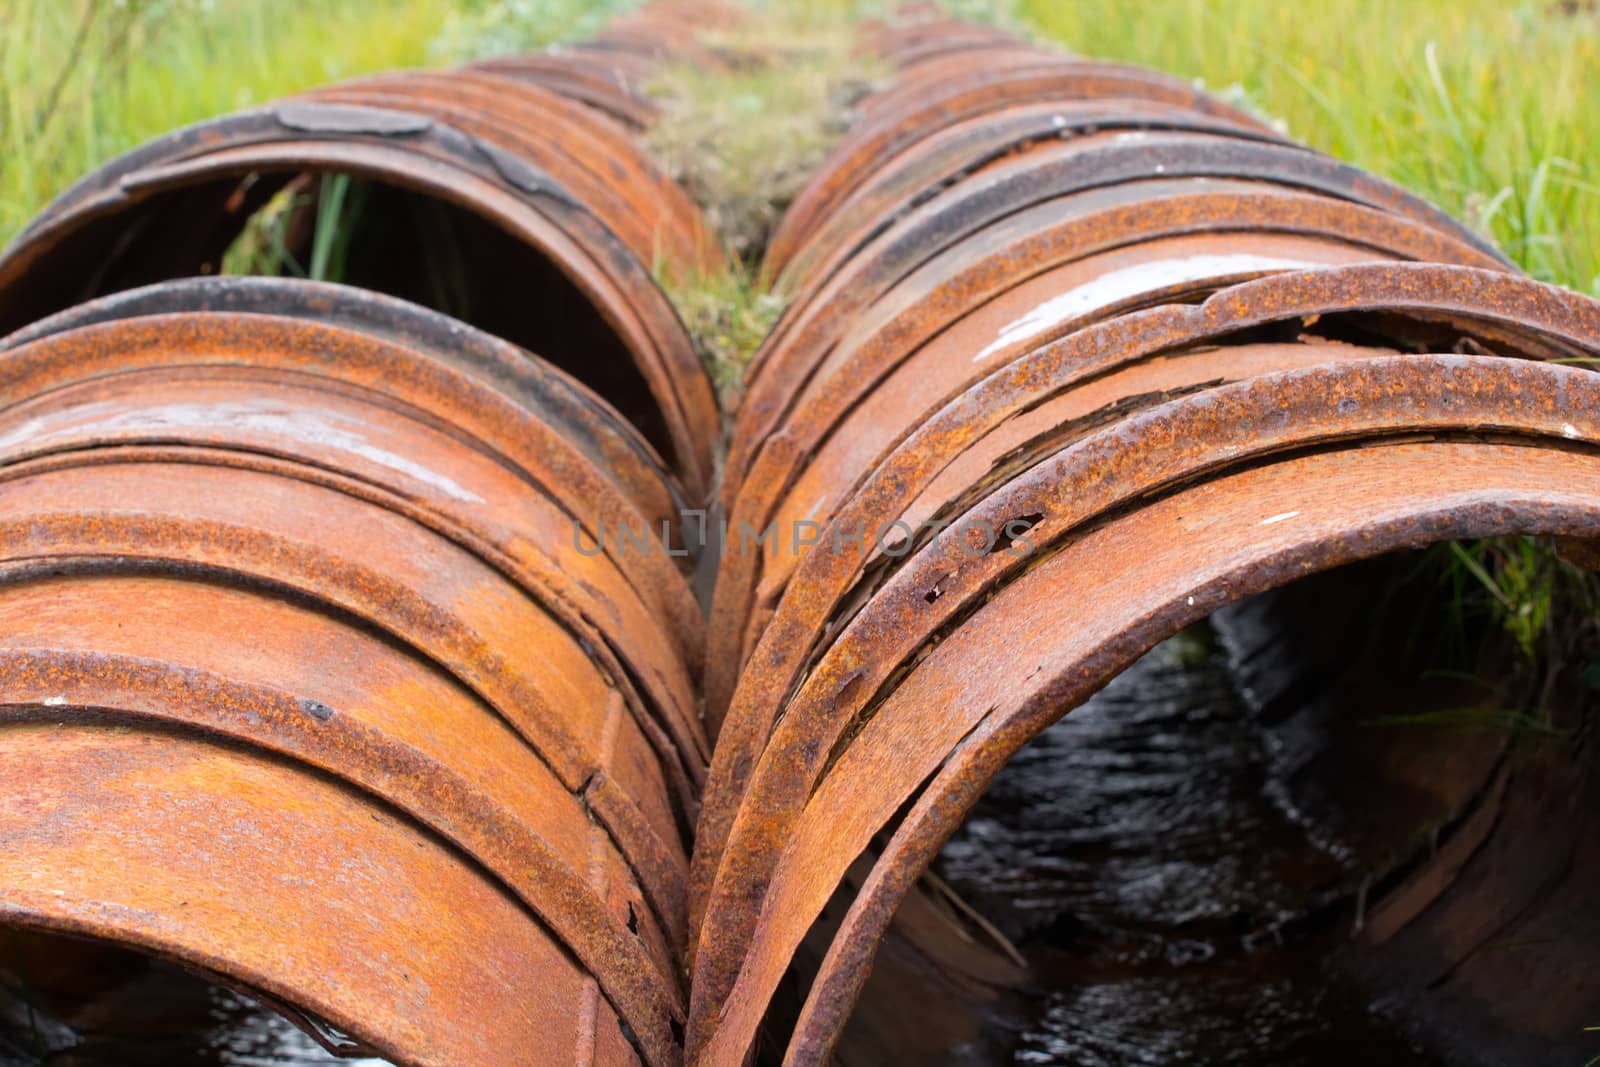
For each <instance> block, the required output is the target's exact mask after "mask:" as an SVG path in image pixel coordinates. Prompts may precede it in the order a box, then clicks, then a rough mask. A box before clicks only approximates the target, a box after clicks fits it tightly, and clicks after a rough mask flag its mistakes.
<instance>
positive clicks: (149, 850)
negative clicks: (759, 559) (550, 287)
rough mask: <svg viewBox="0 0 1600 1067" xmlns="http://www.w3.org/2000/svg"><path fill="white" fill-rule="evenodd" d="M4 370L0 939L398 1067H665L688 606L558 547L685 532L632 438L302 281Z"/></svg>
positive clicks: (196, 290)
mask: <svg viewBox="0 0 1600 1067" xmlns="http://www.w3.org/2000/svg"><path fill="white" fill-rule="evenodd" d="M0 347H3V351H0V364H3V365H4V367H5V369H6V374H5V377H4V381H5V386H4V392H3V394H0V395H3V400H0V405H3V409H0V573H3V575H4V581H3V582H0V604H3V605H4V606H3V608H0V614H3V615H4V617H5V619H6V625H5V627H4V628H3V634H0V646H3V647H0V660H3V661H4V668H3V669H0V708H3V711H0V715H3V716H4V719H5V723H6V726H5V729H4V730H0V735H3V737H0V745H3V747H4V749H5V755H4V756H0V758H4V759H8V760H11V761H12V762H17V761H21V760H26V762H27V769H26V770H24V769H23V767H22V764H21V763H18V764H17V767H16V768H14V773H12V774H8V775H7V781H8V782H13V783H18V784H19V785H20V786H21V788H19V789H13V790H8V791H7V792H8V795H7V797H6V800H5V801H4V807H3V815H0V821H3V823H4V832H5V834H6V837H7V840H8V841H10V842H11V845H10V846H9V847H8V848H7V850H6V858H5V871H4V872H3V873H0V912H3V914H4V916H5V919H6V921H7V922H9V923H13V924H19V925H22V926H27V927H32V928H39V929H45V930H53V931H61V932H67V933H72V934H77V935H86V936H91V937H96V938H101V939H105V940H109V941H112V942H116V943H119V944H122V945H125V946H129V947H134V948H138V949H141V950H143V951H147V952H151V953H155V954H158V955H162V956H168V957H171V958H174V959H176V960H178V961H180V962H182V963H184V964H186V965H188V966H191V967H194V968H197V969H200V970H202V971H204V972H207V973H210V974H213V975H216V976H218V977H219V978H220V979H222V980H224V981H227V982H230V983H235V984H240V985H243V986H246V987H248V988H249V989H251V990H253V991H257V992H259V993H264V994H265V995H267V996H268V997H269V998H270V999H271V1000H272V1001H276V1002H283V1003H286V1004H288V1005H290V1006H292V1007H293V1008H294V1009H296V1010H297V1011H298V1012H301V1013H304V1014H307V1015H310V1016H312V1017H315V1018H320V1019H323V1020H326V1021H327V1022H329V1023H331V1024H332V1025H333V1026H335V1027H336V1028H337V1029H338V1030H340V1031H343V1032H345V1033H347V1034H350V1035H353V1036H354V1037H355V1038H356V1039H357V1040H358V1041H359V1042H360V1043H361V1044H363V1045H365V1046H368V1047H370V1048H372V1049H374V1050H377V1051H378V1052H380V1053H381V1054H383V1055H385V1056H387V1057H390V1058H391V1059H393V1060H394V1061H395V1062H397V1063H405V1064H412V1063H417V1064H422V1063H438V1064H459V1063H485V1064H490V1063H522V1062H528V1058H529V1056H530V1055H531V1056H534V1058H535V1059H537V1060H539V1061H541V1062H567V1061H573V1062H591V1061H593V1062H608V1063H622V1062H632V1061H634V1059H635V1057H639V1058H642V1059H643V1060H644V1061H645V1062H649V1063H675V1062H677V1061H678V1060H679V1059H680V1057H681V1046H680V1038H679V1035H680V1034H681V1020H682V1014H683V995H684V991H683V984H682V959H681V952H682V947H683V945H684V941H685V936H686V929H685V922H686V919H685V884H686V874H687V850H688V843H687V842H688V834H689V828H690V826H691V825H692V821H693V818H694V814H695V798H696V796H697V794H698V789H699V784H700V781H701V778H702V775H703V767H704V761H705V758H706V751H707V749H706V743H705V739H704V736H703V734H702V732H701V730H700V727H699V721H698V716H697V708H696V702H695V693H694V686H693V682H692V672H691V666H690V665H691V664H693V663H694V662H695V661H696V659H697V657H698V655H699V646H698V641H699V637H698V628H697V625H696V616H697V608H696V606H695V605H694V603H693V601H692V599H691V597H690V594H689V591H688V588H687V585H686V582H685V579H684V577H683V575H682V574H681V573H680V572H679V570H678V569H677V567H676V566H674V565H673V562H672V561H671V560H670V559H669V557H668V556H667V555H666V553H665V552H664V551H657V552H639V553H635V554H634V555H633V556H632V557H630V558H627V559H622V558H620V557H619V556H618V555H616V554H615V549H614V548H610V547H608V548H607V550H606V551H586V550H584V548H583V545H584V544H585V540H584V539H581V538H579V537H577V536H576V535H575V533H574V529H575V528H578V527H585V526H589V525H591V524H592V523H593V522H594V521H595V520H596V519H597V518H599V517H604V518H605V519H606V520H607V521H611V522H617V521H622V520H623V519H624V518H625V517H626V518H628V519H629V520H630V521H633V522H635V524H636V525H637V527H638V528H639V529H641V530H643V529H645V528H646V527H650V528H652V529H659V526H652V525H651V524H652V523H654V522H655V521H656V520H658V518H659V517H660V516H661V515H662V514H663V513H664V512H667V511H670V510H672V509H673V508H675V507H676V506H677V502H678V500H679V498H680V493H681V491H680V490H679V489H678V488H677V487H676V486H675V485H674V484H673V479H672V477H671V476H670V475H669V474H667V473H666V472H665V471H664V470H663V469H662V466H661V463H660V460H659V459H657V458H656V456H655V455H654V453H653V452H652V450H651V449H650V448H649V446H648V445H647V444H646V443H645V442H644V441H643V440H641V439H640V438H639V436H638V434H637V433H636V432H635V431H634V430H633V429H632V428H631V427H630V426H629V425H628V424H627V423H626V422H625V421H624V420H623V419H622V418H621V417H620V416H619V415H618V414H617V413H616V412H615V411H614V410H612V409H611V408H610V407H609V406H607V405H606V404H605V403H604V402H603V401H601V400H600V399H599V398H597V397H595V396H594V395H593V394H592V393H590V392H589V391H588V390H586V389H585V388H584V387H583V386H582V385H580V384H579V383H577V382H576V381H574V380H572V379H571V378H569V377H567V376H565V375H563V374H562V373H560V372H559V371H557V370H555V369H554V368H551V367H549V366H546V365H542V364H540V362H539V361H538V360H536V359H535V358H534V357H532V356H530V355H528V354H527V353H526V352H522V351H520V350H517V349H515V348H513V347H512V346H510V345H508V344H506V343H505V342H501V341H498V340H496V339H493V338H490V337H487V336H485V335H482V334H480V333H478V332H477V331H474V330H472V329H470V328H468V327H464V326H462V325H461V324H460V323H456V322H452V321H450V320H447V319H445V318H444V317H443V316H440V315H437V314H435V313H433V312H430V311H426V310H424V309H421V308H418V307H415V306H411V305H407V304H404V303H403V302H400V301H397V300H394V299H392V298H382V297H377V296H374V295H373V294H368V293H363V292H358V291H354V290H349V289H345V288H341V287H335V286H329V285H321V284H315V283H308V282H297V281H289V280H283V279H248V278H247V279H233V278H217V279H201V280H195V281H188V282H178V283H169V284H165V285H160V286H156V287H153V288H149V289H143V290H135V291H132V292H128V293H123V294H119V295H118V296H115V297H110V298H107V299H105V300H102V301H99V302H97V303H94V304H90V305H86V306H84V307H81V308H78V309H74V310H72V311H70V312H67V313H65V314H64V315H62V316H59V317H57V318H55V319H52V320H48V321H45V322H43V323H40V324H38V325H36V326H34V327H32V328H30V329H29V330H28V331H26V332H25V333H24V334H21V335H17V336H14V337H12V338H10V339H8V340H7V341H6V342H4V344H3V346H0ZM589 537H590V538H591V539H592V538H593V537H594V531H592V530H591V531H590V533H589ZM532 990H537V991H538V994H537V995H531V994H530V991H532ZM530 1050H534V1051H530Z"/></svg>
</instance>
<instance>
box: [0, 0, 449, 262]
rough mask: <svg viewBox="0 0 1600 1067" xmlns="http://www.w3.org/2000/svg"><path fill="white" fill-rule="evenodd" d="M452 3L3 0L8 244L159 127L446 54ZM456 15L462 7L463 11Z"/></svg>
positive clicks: (0, 57) (0, 163)
mask: <svg viewBox="0 0 1600 1067" xmlns="http://www.w3.org/2000/svg"><path fill="white" fill-rule="evenodd" d="M461 6H462V5H461V4H459V3H457V2H453V0H340V2H339V3H318V2H315V0H125V2H122V3H113V2H111V0H0V240H9V239H10V237H11V236H12V235H13V234H14V233H15V232H16V231H17V230H18V229H19V228H20V227H21V226H22V225H23V224H24V223H26V222H27V221H28V219H30V218H31V217H32V216H33V215H34V214H35V213H37V212H38V210H39V209H40V208H41V207H43V206H44V204H45V203H47V202H48V201H49V199H50V198H51V197H52V196H54V195H55V194H56V193H57V192H59V191H60V190H61V189H62V188H64V187H65V186H66V185H67V184H69V183H70V182H72V181H73V180H74V179H76V178H78V177H79V176H80V175H82V174H84V173H85V172H87V171H88V170H90V169H91V168H93V167H95V166H97V165H99V164H100V163H102V162H104V161H105V160H107V159H109V158H111V157H112V156H115V155H116V154H117V153H119V152H122V151H124V150H126V149H128V148H132V147H133V146H134V145H137V144H140V143H141V142H143V141H146V140H148V139H149V138H151V137H154V136H156V135H157V134H160V133H163V132H165V131H167V130H170V129H173V128H174V127H177V126H182V125H185V124H187V123H191V122H195V121H198V120H200V119H204V118H208V117H210V116H213V115H219V114H223V113H225V112H228V111H233V110H237V109H239V108H244V107H250V106H252V105H256V104H261V103H265V102H267V101H269V100H272V99H274V98H276V97H279V96H282V95H284V94H286V93H292V92H296V91H299V90H301V89H306V88H309V87H311V86H314V85H319V84H323V83H326V82H330V81H334V80H337V79H341V78H347V77H352V76H354V75H357V74H361V73H365V72H369V71H374V70H384V69H389V68H395V67H407V66H418V65H421V64H424V63H427V62H429V61H430V60H433V59H437V58H439V55H438V52H437V45H436V42H437V41H438V39H439V38H440V35H441V34H442V33H443V32H444V30H445V28H446V26H447V24H449V22H450V20H451V18H452V12H453V11H454V10H455V9H457V8H459V7H461ZM456 17H459V16H456Z"/></svg>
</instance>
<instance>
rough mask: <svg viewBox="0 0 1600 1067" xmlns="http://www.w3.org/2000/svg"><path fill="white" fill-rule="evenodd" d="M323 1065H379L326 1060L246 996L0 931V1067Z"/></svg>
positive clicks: (61, 941)
mask: <svg viewBox="0 0 1600 1067" xmlns="http://www.w3.org/2000/svg"><path fill="white" fill-rule="evenodd" d="M327 1036H330V1037H331V1036H333V1035H327ZM324 1064H343V1065H346V1067H387V1064H388V1061H387V1060H382V1059H377V1058H374V1057H370V1056H361V1055H359V1054H358V1055H356V1056H354V1057H346V1056H338V1055H335V1054H334V1053H333V1052H330V1051H329V1050H328V1049H326V1048H324V1047H323V1045H322V1044H320V1043H319V1042H318V1041H317V1040H315V1039H314V1038H312V1037H311V1036H310V1034H309V1033H307V1032H306V1031H305V1030H303V1029H300V1028H298V1027H297V1026H296V1025H295V1024H294V1023H291V1022H290V1021H289V1020H288V1019H286V1018H285V1017H283V1016H282V1015H279V1014H277V1013H276V1012H274V1011H272V1010H271V1009H270V1008H267V1007H264V1006H263V1005H262V1004H260V1003H258V1002H257V1001H256V1000H254V999H252V998H251V997H250V996H248V995H246V994H244V993H241V992H237V991H235V990H233V989H230V988H227V987H225V986H221V985H217V984H215V983H214V982H212V981H210V980H208V979H207V978H206V977H204V976H202V975H199V974H196V973H193V972H190V971H187V970H184V969H182V968H180V967H177V966H175V965H173V964H170V963H167V962H165V961H163V960H158V959H154V958H152V957H149V956H146V955H143V954H141V953H138V952H133V951H130V950H128V949H124V948H119V947H116V946H114V945H108V944H103V943H100V942H95V941H87V940H80V939H78V938H74V937H67V936H64V935H59V934H50V933H41V932H37V931H32V930H18V929H9V928H3V927H0V1067H91V1065H93V1067H112V1065H115V1067H269V1065H271V1067H320V1065H324Z"/></svg>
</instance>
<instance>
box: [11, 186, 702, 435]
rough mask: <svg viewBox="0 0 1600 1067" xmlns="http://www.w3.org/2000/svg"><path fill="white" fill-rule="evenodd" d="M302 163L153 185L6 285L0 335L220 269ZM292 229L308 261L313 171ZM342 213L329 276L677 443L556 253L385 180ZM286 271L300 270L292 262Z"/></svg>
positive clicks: (353, 193) (289, 234) (357, 195)
mask: <svg viewBox="0 0 1600 1067" xmlns="http://www.w3.org/2000/svg"><path fill="white" fill-rule="evenodd" d="M293 177H294V176H293V175H269V174H260V175H256V174H252V175H250V176H248V177H247V178H245V179H243V180H235V179H230V180H227V181H222V182H212V183H209V184H205V185H199V186H192V187H188V188H185V189H182V190H177V191H173V192H169V193H165V194H162V195H159V196H156V197H153V198H151V199H149V200H147V201H144V202H142V203H140V204H139V205H138V206H137V207H135V208H130V209H129V210H127V211H124V212H117V213H114V214H111V215H109V216H107V217H104V218H101V219H99V220H97V221H96V222H94V223H91V224H90V225H88V226H86V227H84V228H83V229H81V230H79V231H77V232H76V233H74V234H72V235H71V236H70V237H68V238H67V239H66V240H65V241H64V242H63V243H62V244H61V245H60V246H59V247H57V248H55V249H54V250H52V252H51V253H50V254H49V255H48V256H46V258H45V259H44V260H42V261H41V262H39V263H38V264H36V265H34V267H33V268H32V269H30V270H29V271H28V272H27V273H26V274H25V275H24V276H23V277H22V278H20V279H18V281H17V282H16V284H14V285H13V286H12V287H11V288H10V289H9V290H8V297H9V299H8V301H7V303H6V304H5V306H4V307H0V335H4V334H6V333H9V332H11V331H12V330H14V329H17V328H19V327H21V326H24V325H27V324H28V323H30V322H33V321H35V320H37V319H40V318H43V317H44V316H46V315H49V314H53V313H54V312H57V311H60V310H62V309H64V308H67V307H70V306H72V305H73V304H76V303H80V302H82V301H84V300H88V299H92V298H93V297H96V296H104V295H106V294H108V293H114V292H120V291H122V290H124V289H131V288H134V287H136V286H140V285H148V284H151V283H153V282H159V281H166V280H169V279H172V278H182V277H188V276H192V275H198V274H215V273H218V272H219V271H220V270H221V269H222V267H223V263H224V259H225V257H226V255H227V252H228V249H229V247H230V246H231V245H233V243H234V242H235V241H236V240H237V239H239V237H240V235H241V233H242V232H244V231H245V229H246V226H247V225H248V223H249V221H250V219H251V218H252V217H253V216H255V215H256V214H257V213H258V212H260V211H261V210H262V209H263V208H264V207H266V206H267V205H268V204H269V202H271V201H272V199H273V197H274V196H275V195H276V194H278V193H279V192H280V191H281V190H283V189H284V187H285V186H286V185H288V184H289V183H290V181H291V180H292V179H293ZM298 184H299V185H300V186H303V187H304V188H306V189H308V190H310V194H309V195H306V196H304V197H302V201H303V202H302V203H301V205H300V206H299V207H298V208H296V209H294V210H293V212H292V217H291V218H290V220H289V222H288V225H287V226H286V227H285V231H284V238H285V244H286V246H287V247H288V250H289V252H290V253H291V255H292V257H293V259H294V261H295V263H296V264H297V265H298V266H299V267H301V268H302V269H303V268H304V266H305V265H306V264H307V263H309V261H310V251H311V244H312V240H313V237H314V233H315V220H316V204H315V197H314V194H315V191H316V189H317V188H318V185H317V183H316V181H315V180H312V181H309V182H306V181H302V182H300V183H298ZM345 206H346V210H344V211H343V212H341V213H340V215H339V217H338V227H339V229H340V234H339V239H340V241H341V242H342V243H343V245H344V247H345V249H346V252H345V255H344V257H343V270H342V272H341V273H339V274H338V275H337V276H333V277H329V278H327V279H326V280H328V281H338V282H344V283H346V284H349V285H355V286H361V287H363V288H367V289H372V290H375V291H377V292H382V293H388V294H390V295H393V296H398V297H401V298H403V299H406V300H410V301H413V302H415V303H418V304H421V305H423V306H424V307H428V308H433V309H435V310H438V311H442V312H444V313H446V314H449V315H453V316H454V317H456V318H459V319H461V320H463V321H464V322H467V323H470V324H471V325H473V326H477V327H478V328H480V329H483V330H486V331H488V332H489V333H492V334H495V335H497V336H499V337H501V338H503V339H505V340H507V341H510V342H511V343H513V344H516V345H520V346H521V347H523V348H525V349H527V350H528V351H530V352H533V353H535V354H537V355H539V356H541V357H543V358H544V359H546V360H549V361H550V362H551V363H553V364H555V365H556V366H558V367H560V368H562V369H563V370H565V371H567V372H568V373H570V374H572V375H573V376H574V377H575V378H577V379H578V380H579V381H581V382H583V383H584V384H586V385H588V386H589V387H590V388H591V389H593V390H594V391H595V392H597V393H598V394H599V395H600V396H602V397H604V398H605V399H606V400H607V401H609V402H610V403H611V404H612V405H613V406H614V407H616V408H617V409H618V410H619V411H620V412H621V413H622V414H623V416H624V417H626V418H627V419H628V420H629V421H630V422H632V423H633V425H634V426H635V427H637V428H638V429H639V431H640V432H641V433H642V434H644V436H645V438H646V439H647V440H649V441H650V443H651V444H652V445H654V446H655V447H656V449H657V451H659V452H660V453H661V454H662V455H663V456H665V457H667V458H668V459H669V462H670V459H671V457H672V456H673V448H672V442H671V440H670V438H669V437H668V435H667V430H666V424H665V422H664V420H663V419H662V416H661V411H660V408H659V406H658V404H657V402H656V400H655V398H654V397H653V396H652V394H651V392H650V388H649V385H648V383H647V382H646V380H645V378H644V375H643V374H642V373H640V371H639V369H638V367H637V366H636V365H635V364H634V361H633V358H632V357H631V355H630V354H629V352H628V350H627V347H626V346H625V345H624V343H623V341H622V339H621V338H620V337H619V336H618V335H617V333H616V332H615V331H614V330H613V329H612V328H611V327H610V326H609V325H608V324H607V323H606V322H605V320H604V319H603V318H602V317H601V315H600V313H599V312H598V311H597V310H596V309H595V307H594V306H593V305H592V304H591V303H590V302H589V301H588V300H587V299H586V298H585V297H584V295H583V294H582V292H580V291H579V289H578V288H577V287H576V286H575V285H574V284H573V283H572V282H571V281H569V280H568V279H567V278H566V276H565V275H564V274H562V272H561V270H560V269H559V268H558V267H557V265H556V264H555V263H553V262H552V261H551V260H550V259H549V258H547V257H546V256H544V255H543V254H542V253H540V252H539V251H538V250H537V249H534V248H531V247H529V246H528V245H526V244H524V243H522V242H521V241H519V240H517V239H516V238H515V237H513V236H511V235H510V234H508V233H506V232H505V231H503V230H501V229H500V228H499V227H497V226H495V225H494V224H493V223H492V222H490V221H488V220H486V219H484V218H482V217H480V216H478V215H475V214H473V213H472V212H470V211H467V210H465V209H464V208H460V207H457V206H455V205H453V204H448V203H445V202H443V201H441V200H438V199H435V198H433V197H431V196H427V195H424V194H421V193H416V192H412V191H410V190H408V189H404V188H401V187H399V186H395V185H390V184H386V183H383V182H376V181H367V180H355V179H353V180H352V181H351V185H350V190H349V193H348V195H347V196H346V199H345ZM285 273H293V271H292V270H288V271H285Z"/></svg>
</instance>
